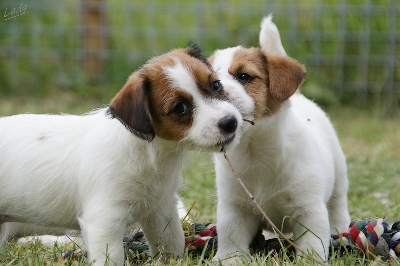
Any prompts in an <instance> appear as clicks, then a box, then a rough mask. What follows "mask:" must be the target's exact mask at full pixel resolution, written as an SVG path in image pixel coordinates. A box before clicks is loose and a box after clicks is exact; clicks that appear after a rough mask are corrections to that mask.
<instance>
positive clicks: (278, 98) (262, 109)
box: [228, 48, 306, 119]
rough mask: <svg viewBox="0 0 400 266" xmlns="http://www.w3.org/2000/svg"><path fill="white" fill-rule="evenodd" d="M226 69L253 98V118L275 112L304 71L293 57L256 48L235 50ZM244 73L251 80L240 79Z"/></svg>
mask: <svg viewBox="0 0 400 266" xmlns="http://www.w3.org/2000/svg"><path fill="white" fill-rule="evenodd" d="M228 71H229V73H230V74H231V75H232V76H233V77H235V78H236V79H237V80H238V81H239V82H241V83H242V85H243V86H244V88H245V90H246V92H247V93H248V94H249V95H250V97H252V98H253V100H254V104H255V118H256V119H258V118H262V117H265V116H269V115H272V114H274V113H275V112H277V110H278V109H279V108H280V106H281V105H282V102H283V101H285V100H287V99H288V98H289V97H290V96H292V95H293V93H294V92H295V91H296V89H297V88H298V87H299V86H300V84H301V82H302V81H303V79H304V76H305V73H306V72H305V68H304V66H303V65H301V64H300V63H299V62H297V61H296V60H294V59H292V58H290V57H283V56H277V55H271V54H266V53H265V52H264V51H262V50H261V49H258V48H240V49H239V50H237V51H236V52H235V54H234V58H233V63H232V65H231V66H230V68H229V70H228ZM244 73H246V74H248V75H250V76H251V79H250V80H248V81H243V80H241V75H242V74H244Z"/></svg>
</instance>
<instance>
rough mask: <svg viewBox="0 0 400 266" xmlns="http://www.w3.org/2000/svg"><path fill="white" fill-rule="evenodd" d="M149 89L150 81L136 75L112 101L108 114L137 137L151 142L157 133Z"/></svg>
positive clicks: (131, 77) (130, 78)
mask: <svg viewBox="0 0 400 266" xmlns="http://www.w3.org/2000/svg"><path fill="white" fill-rule="evenodd" d="M149 87H150V81H149V80H148V79H147V78H146V77H144V76H143V75H141V74H139V73H134V74H133V75H132V76H130V77H129V79H128V81H127V82H126V84H125V85H124V87H123V88H122V89H121V90H120V91H119V92H118V93H117V95H115V97H114V98H113V99H112V100H111V103H110V105H109V109H108V113H109V114H110V115H111V117H112V118H117V119H118V120H119V121H120V122H121V123H122V124H123V125H124V126H125V127H126V128H127V129H128V130H129V131H131V132H132V133H133V134H135V135H136V136H137V137H139V138H141V139H144V140H147V141H148V142H151V141H152V140H153V139H154V136H155V132H154V128H153V126H152V124H151V119H150V115H149V111H148V99H147V93H146V91H147V90H148V89H149Z"/></svg>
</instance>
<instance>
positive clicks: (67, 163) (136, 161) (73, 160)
mask: <svg viewBox="0 0 400 266" xmlns="http://www.w3.org/2000/svg"><path fill="white" fill-rule="evenodd" d="M241 125H242V117H241V115H240V113H239V111H238V110H237V109H236V108H235V107H234V106H233V105H232V104H231V103H229V102H227V101H226V96H225V95H224V88H223V87H222V85H221V83H220V82H219V80H218V77H217V75H216V73H215V72H214V71H213V69H212V67H211V66H210V64H209V63H208V61H207V60H206V59H205V58H204V57H202V55H201V53H200V50H199V49H198V48H197V47H196V46H193V45H192V46H191V47H189V48H186V49H177V50H173V51H171V52H169V53H166V54H164V55H161V56H158V57H155V58H153V59H151V60H149V61H148V62H147V63H146V64H145V65H144V66H143V67H142V68H140V69H139V70H137V71H136V72H134V73H133V74H132V75H131V76H130V77H129V79H128V81H127V82H126V84H125V85H124V86H123V88H122V89H121V90H120V91H119V92H118V93H117V95H116V96H115V97H114V98H113V99H112V101H111V102H110V104H109V106H108V107H105V108H102V109H99V110H95V111H93V112H91V113H89V114H86V115H82V116H76V115H36V114H22V115H15V116H10V117H3V118H0V224H2V225H1V231H0V239H3V242H4V240H5V238H6V237H4V235H7V232H6V229H7V226H6V225H7V222H15V224H17V225H18V224H20V223H28V224H36V225H45V226H49V227H61V228H71V229H81V231H82V234H83V240H84V243H85V246H86V249H87V251H88V256H89V258H88V259H89V261H95V264H96V265H104V263H105V262H106V261H108V262H111V263H115V264H118V265H123V264H124V248H123V243H122V242H123V237H124V233H125V232H126V229H127V225H130V224H132V223H134V222H138V223H139V224H140V226H141V227H142V229H143V231H144V232H145V235H146V239H147V240H148V242H149V245H150V252H151V254H156V253H158V252H159V251H163V252H164V254H173V255H178V256H179V255H182V254H183V252H184V233H183V230H182V226H181V223H180V220H179V216H178V211H177V207H176V204H177V197H176V190H177V187H178V183H179V179H180V169H181V165H182V159H183V157H184V156H185V151H186V150H188V149H201V150H208V151H214V152H216V151H218V150H219V149H220V147H221V146H228V147H229V146H233V145H236V144H237V143H238V142H239V138H240V128H241ZM0 244H4V243H0Z"/></svg>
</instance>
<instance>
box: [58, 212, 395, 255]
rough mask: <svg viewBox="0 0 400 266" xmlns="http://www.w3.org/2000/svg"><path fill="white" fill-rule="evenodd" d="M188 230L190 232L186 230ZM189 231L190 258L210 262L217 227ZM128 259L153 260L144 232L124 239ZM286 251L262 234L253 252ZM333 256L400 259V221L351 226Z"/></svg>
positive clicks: (336, 237) (333, 245)
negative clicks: (205, 259) (353, 254)
mask: <svg viewBox="0 0 400 266" xmlns="http://www.w3.org/2000/svg"><path fill="white" fill-rule="evenodd" d="M186 229H188V230H186ZM186 229H185V247H186V249H187V250H188V253H189V254H192V255H194V256H199V255H201V254H203V257H204V258H208V257H209V256H210V255H211V254H212V253H214V254H215V252H216V250H217V248H218V234H217V228H216V226H215V225H214V224H201V223H194V224H190V226H189V228H186ZM124 247H125V250H126V255H128V254H129V256H130V257H131V258H132V260H133V261H146V260H147V259H148V258H149V257H150V256H149V247H148V245H147V241H146V239H145V237H144V234H143V232H141V231H139V232H136V233H134V234H132V235H128V236H126V237H125V238H124ZM283 247H285V248H286V250H287V251H288V252H290V253H292V254H294V253H295V249H294V248H293V247H291V246H290V244H289V243H286V242H285V241H284V240H282V239H278V238H272V239H268V240H265V237H264V235H263V234H262V230H259V231H258V232H257V234H256V236H255V237H254V239H253V241H252V243H251V245H250V250H251V251H252V253H253V254H268V253H270V252H280V251H281V250H282V249H283ZM329 251H330V252H329V255H330V256H332V255H333V254H336V256H340V255H341V254H345V253H346V252H349V253H357V254H359V255H362V256H366V257H367V258H368V259H370V260H373V259H375V258H376V257H380V258H381V259H382V260H384V261H388V260H398V259H400V221H397V222H395V223H394V224H392V225H391V226H390V225H389V223H388V222H387V221H386V220H385V219H381V218H374V219H367V220H360V221H355V222H351V223H350V226H349V230H348V232H343V233H341V234H333V235H331V242H330V247H329ZM82 255H84V253H83V252H81V250H73V251H68V252H64V253H63V254H62V257H63V258H64V259H73V258H79V257H81V256H82Z"/></svg>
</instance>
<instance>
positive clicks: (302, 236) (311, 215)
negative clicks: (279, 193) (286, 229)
mask: <svg viewBox="0 0 400 266" xmlns="http://www.w3.org/2000/svg"><path fill="white" fill-rule="evenodd" d="M293 213H294V214H295V215H293V216H292V218H293V219H291V220H290V226H291V228H292V229H293V234H294V239H295V240H296V244H297V245H298V246H299V247H300V248H301V249H302V250H303V251H306V252H314V253H315V254H316V255H318V257H320V258H321V259H322V260H324V261H326V260H327V259H328V253H329V240H330V233H329V228H330V227H329V216H328V210H327V208H326V206H325V204H324V203H323V202H320V203H318V202H317V203H316V202H313V203H311V202H309V203H308V204H306V205H304V206H301V207H297V208H296V209H295V210H293ZM297 255H301V253H300V252H299V251H297Z"/></svg>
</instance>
